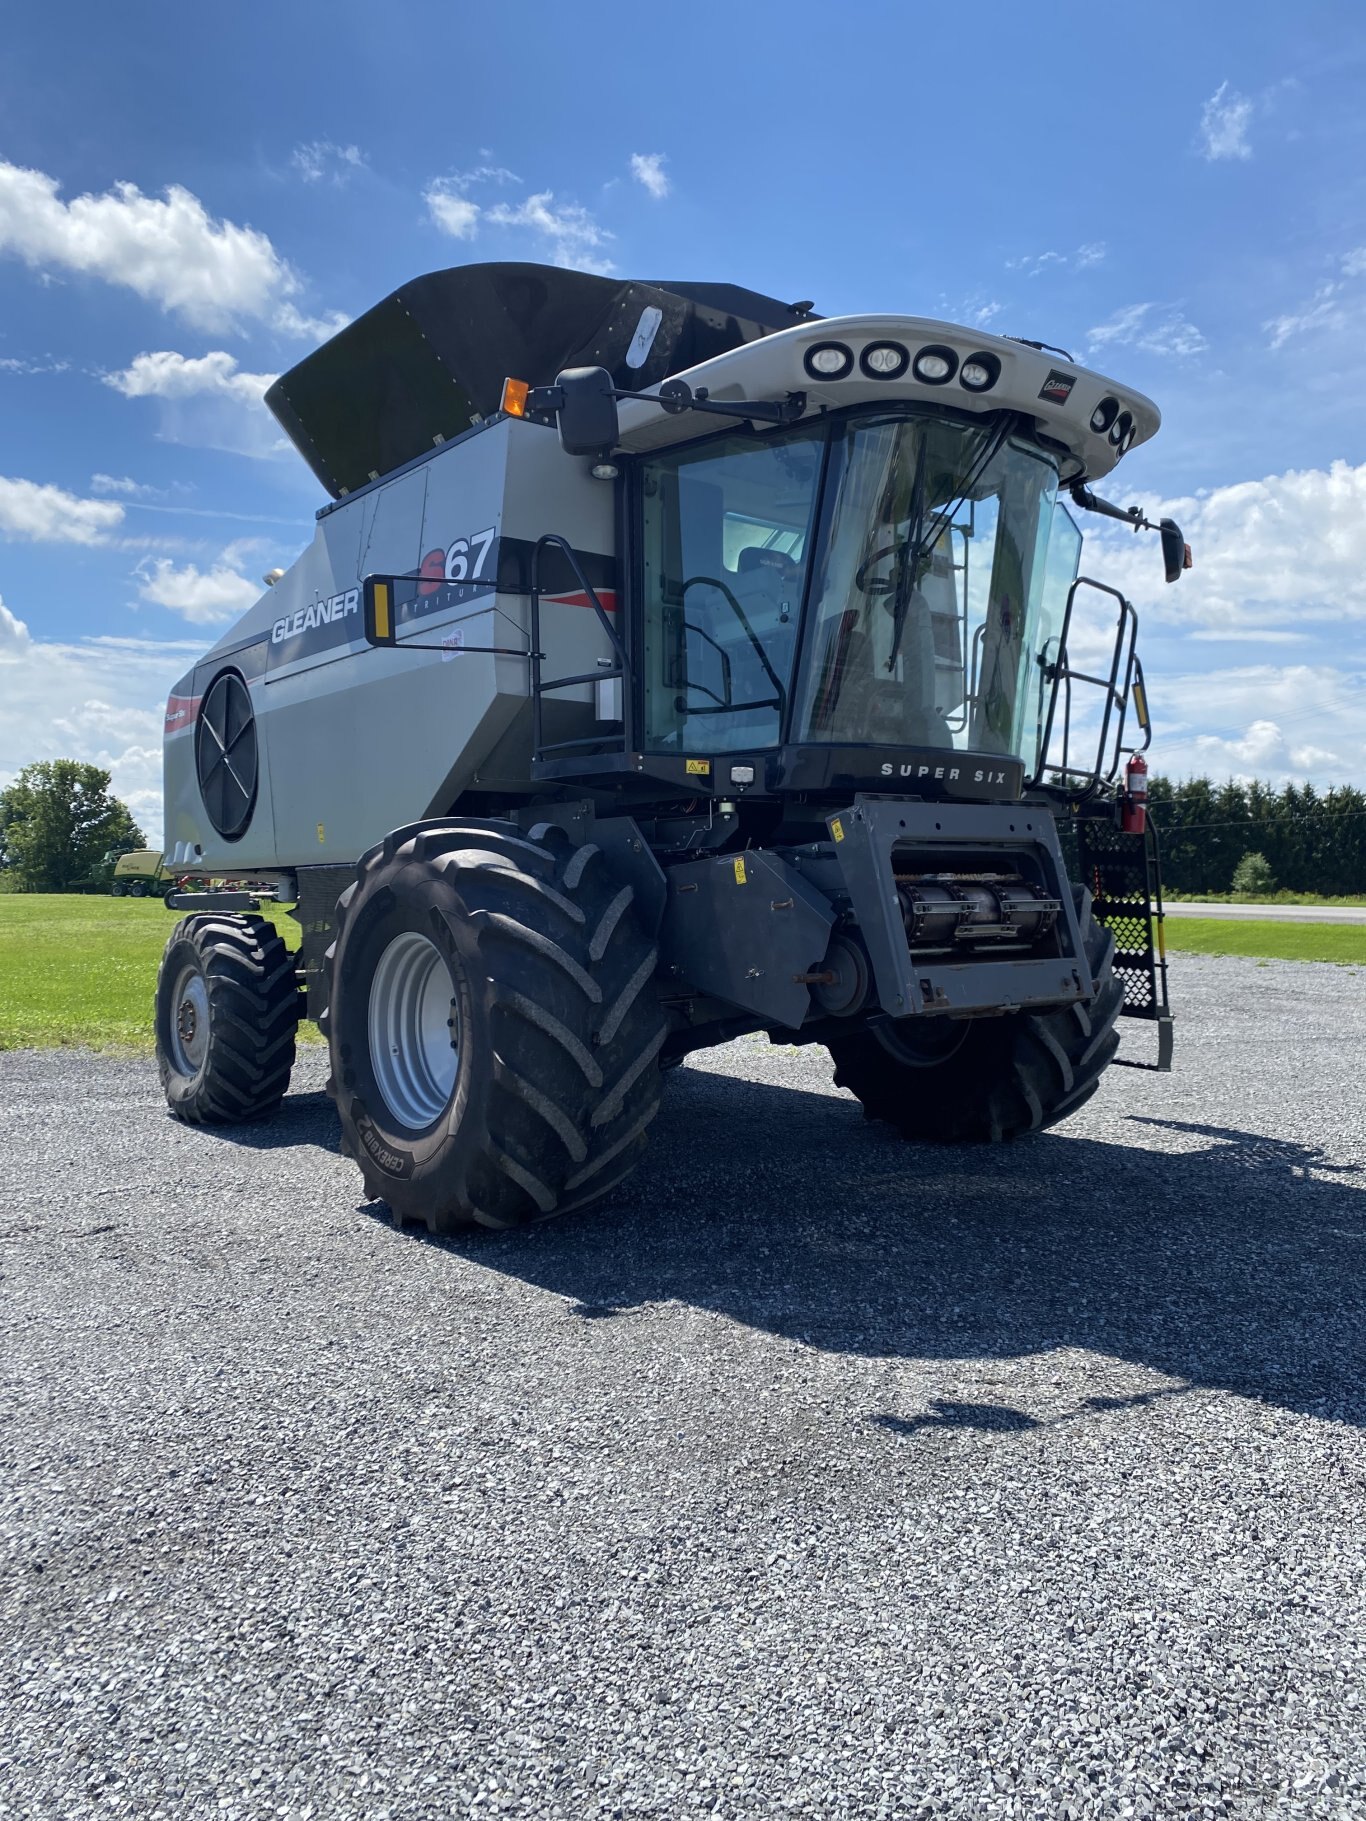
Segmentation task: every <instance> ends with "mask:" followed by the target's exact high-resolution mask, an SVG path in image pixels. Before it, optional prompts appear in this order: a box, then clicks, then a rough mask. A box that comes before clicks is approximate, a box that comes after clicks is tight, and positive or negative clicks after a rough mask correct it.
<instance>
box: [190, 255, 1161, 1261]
mask: <svg viewBox="0 0 1366 1821" xmlns="http://www.w3.org/2000/svg"><path fill="white" fill-rule="evenodd" d="M267 401H268V403H269V404H270V406H271V409H272V410H273V411H274V412H275V415H276V416H277V418H278V419H279V420H280V422H281V423H282V424H283V426H284V427H285V429H286V430H287V431H288V433H289V435H290V436H291V438H292V439H293V441H294V443H295V445H296V446H297V448H298V449H299V451H300V453H301V454H302V455H303V457H304V459H305V460H306V461H307V462H308V463H309V465H310V467H311V468H312V469H313V471H314V473H315V474H316V475H317V476H318V478H319V480H320V481H321V482H322V484H323V485H324V487H326V489H327V491H328V493H329V494H330V495H331V496H332V503H331V504H329V505H326V506H324V507H323V509H322V510H321V511H320V512H319V514H318V524H317V530H316V532H315V535H314V538H313V542H312V544H311V545H310V546H309V548H308V549H307V550H306V551H305V552H304V554H303V555H302V556H301V557H300V558H299V560H298V562H297V563H295V565H294V566H293V568H292V569H290V570H289V571H288V573H287V574H285V575H284V576H283V577H279V578H278V579H276V580H275V583H274V586H273V587H271V588H270V589H269V590H268V591H267V592H266V594H265V595H264V596H263V598H262V599H261V601H260V602H259V603H258V604H257V606H256V607H254V608H253V609H252V610H251V611H250V612H249V613H247V614H246V615H245V616H244V618H243V619H242V620H241V621H240V622H239V623H238V624H237V625H236V626H235V627H234V628H233V629H232V630H231V631H230V632H229V633H227V634H226V635H225V636H224V637H223V638H222V639H221V640H220V641H219V643H218V644H217V645H216V646H215V647H214V649H213V650H212V651H211V652H209V653H208V655H207V656H206V657H205V658H204V659H203V660H202V661H201V662H200V663H199V664H197V665H196V666H195V667H194V669H193V671H192V672H191V673H190V674H189V675H187V676H186V677H185V678H184V680H183V681H182V682H181V683H180V684H179V685H178V686H177V689H176V691H175V693H174V694H173V696H172V698H171V701H170V703H169V705H168V710H167V737H166V814H167V827H166V847H167V864H168V866H169V867H171V868H173V869H174V870H175V871H177V872H180V873H191V872H192V873H194V874H197V875H210V876H212V877H213V878H214V879H215V880H219V879H221V880H224V881H226V883H227V886H228V887H229V889H224V890H214V891H212V892H207V893H198V894H196V893H173V894H172V895H171V898H170V900H169V901H170V903H171V904H172V906H173V907H174V908H177V909H181V910H186V911H190V912H191V913H192V914H191V915H189V916H187V917H186V918H185V919H184V920H183V921H182V922H181V923H179V924H178V925H177V927H176V929H175V931H174V933H173V934H172V936H171V939H170V941H169V943H168V944H167V948H166V953H165V956H164V959H163V961H162V966H161V973H160V977H159V982H158V988H157V999H156V1025H157V1050H158V1055H159V1058H160V1066H161V1074H162V1079H163V1081H164V1084H165V1088H166V1093H167V1097H168V1100H169V1102H170V1105H171V1108H172V1111H173V1112H174V1113H175V1114H176V1115H177V1116H178V1117H179V1118H182V1119H185V1120H188V1121H191V1122H221V1123H230V1122H233V1121H237V1120H247V1119H255V1118H259V1117H261V1116H262V1115H265V1114H268V1113H269V1112H271V1111H272V1110H273V1109H274V1108H275V1107H276V1106H277V1105H278V1103H279V1101H280V1099H281V1096H282V1095H283V1094H284V1092H285V1089H286V1087H287V1085H288V1081H289V1075H290V1068H291V1065H292V1062H293V1059H294V1038H295V1027H296V1024H297V1022H298V1020H299V1018H300V1017H301V1016H303V1015H307V1016H309V1017H315V1018H317V1019H318V1022H319V1024H320V1025H321V1027H322V1029H323V1031H324V1032H325V1033H326V1036H327V1041H328V1044H329V1047H330V1052H331V1065H332V1073H331V1080H330V1083H329V1088H330V1092H331V1093H332V1095H333V1097H334V1099H335V1101H336V1104H337V1111H338V1114H339V1115H340V1119H341V1128H342V1144H343V1148H344V1149H345V1150H346V1152H347V1153H348V1154H349V1155H350V1156H352V1157H354V1158H355V1160H356V1161H357V1163H358V1164H359V1165H360V1168H361V1171H362V1173H363V1175H364V1181H365V1189H366V1192H367V1194H368V1195H369V1196H370V1197H371V1198H374V1199H383V1200H384V1201H386V1202H388V1204H389V1206H390V1208H391V1210H392V1211H393V1213H394V1215H395V1217H396V1218H399V1219H411V1220H415V1221H419V1222H425V1224H426V1225H427V1226H428V1227H429V1228H430V1229H431V1230H432V1231H434V1232H444V1231H447V1230H449V1229H451V1228H453V1227H456V1226H460V1225H462V1224H468V1223H472V1222H473V1223H480V1224H482V1225H485V1226H491V1227H508V1226H515V1225H519V1224H521V1223H524V1222H528V1221H535V1220H539V1219H541V1218H543V1217H545V1216H546V1215H549V1214H553V1213H556V1212H563V1211H565V1210H566V1209H570V1208H576V1207H579V1206H582V1205H583V1204H585V1203H588V1202H590V1201H592V1200H594V1199H595V1198H596V1197H598V1196H600V1195H602V1194H603V1193H604V1192H605V1191H606V1190H608V1189H609V1188H611V1187H612V1186H613V1185H614V1184H615V1183H617V1182H618V1181H619V1180H620V1179H621V1178H622V1177H623V1176H624V1175H625V1174H626V1172H627V1171H628V1170H629V1169H630V1168H631V1167H632V1166H633V1165H634V1164H635V1163H636V1162H637V1161H638V1159H639V1157H640V1154H641V1151H642V1149H643V1147H644V1144H645V1137H646V1130H647V1127H648V1126H649V1124H650V1121H651V1119H652V1118H653V1117H654V1114H655V1112H656V1109H657V1108H658V1105H659V1098H660V1091H661V1085H662V1081H663V1077H664V1073H665V1071H666V1070H667V1069H668V1068H669V1067H670V1066H671V1065H672V1064H674V1063H677V1062H678V1061H679V1060H680V1059H681V1058H682V1057H683V1056H685V1055H686V1054H687V1052H688V1051H690V1050H693V1049H697V1048H700V1047H703V1046H706V1045H709V1044H716V1043H723V1042H725V1041H727V1040H728V1039H730V1038H733V1037H736V1036H738V1035H740V1034H742V1033H745V1032H755V1031H762V1032H767V1033H768V1034H769V1035H770V1036H771V1037H773V1038H775V1039H777V1040H779V1041H782V1042H784V1043H819V1044H824V1045H825V1046H826V1048H827V1049H828V1050H829V1052H830V1055H831V1057H832V1058H833V1061H834V1069H835V1080H836V1081H837V1082H838V1083H840V1084H841V1085H842V1086H844V1087H846V1088H848V1089H849V1090H850V1091H851V1092H852V1093H854V1094H855V1095H857V1097H858V1098H859V1099H860V1100H861V1101H862V1103H863V1105H864V1107H865V1109H866V1111H867V1112H868V1114H869V1116H870V1117H875V1118H878V1119H883V1120H886V1121H889V1122H890V1123H891V1124H892V1125H893V1126H894V1127H896V1129H897V1130H898V1131H900V1132H901V1133H903V1134H904V1135H905V1136H906V1137H907V1138H910V1139H919V1140H933V1141H942V1140H947V1141H953V1142H970V1141H983V1142H992V1141H997V1140H1001V1139H1010V1138H1015V1137H1017V1136H1020V1135H1022V1134H1024V1133H1027V1132H1032V1131H1037V1130H1039V1129H1041V1128H1043V1127H1045V1126H1049V1125H1052V1124H1054V1123H1055V1122H1057V1121H1058V1120H1060V1119H1063V1118H1065V1117H1066V1116H1067V1115H1068V1114H1070V1113H1072V1112H1074V1111H1075V1110H1076V1109H1077V1108H1078V1107H1080V1106H1081V1105H1082V1104H1083V1103H1084V1102H1085V1101H1086V1100H1088V1099H1089V1098H1090V1096H1091V1095H1092V1094H1093V1093H1094V1092H1095V1089H1096V1086H1097V1084H1098V1082H1099V1080H1100V1077H1101V1074H1102V1072H1103V1071H1104V1069H1105V1068H1106V1066H1107V1064H1109V1063H1110V1062H1111V1060H1112V1059H1113V1058H1114V1055H1115V1051H1116V1048H1117V1044H1118V1039H1117V1035H1116V1029H1115V1026H1116V1020H1117V1018H1118V1016H1119V1014H1120V1012H1121V1010H1129V1011H1132V1012H1135V1013H1138V1014H1140V1015H1143V1016H1147V1017H1149V1018H1152V1019H1154V1020H1155V1021H1156V1022H1157V1024H1158V1028H1159V1036H1160V1043H1159V1061H1158V1066H1163V1067H1165V1066H1167V1065H1168V1063H1169V1058H1170V1018H1169V1015H1168V1011H1167V1002H1166V989H1165V974H1164V969H1163V966H1162V963H1161V961H1160V959H1159V957H1158V956H1157V955H1155V954H1154V952H1153V946H1152V934H1151V932H1152V930H1153V929H1154V927H1155V926H1156V925H1157V924H1158V923H1159V922H1160V912H1161V904H1160V895H1159V892H1158V887H1157V873H1156V852H1155V847H1154V845H1153V841H1152V836H1151V832H1149V833H1148V834H1147V835H1145V834H1144V832H1143V829H1144V819H1143V800H1142V796H1141V787H1142V784H1143V776H1142V772H1143V762H1142V759H1141V757H1138V756H1135V757H1133V758H1131V759H1130V760H1129V763H1128V766H1127V767H1126V768H1125V770H1124V773H1123V775H1121V765H1122V762H1123V755H1124V753H1125V752H1126V750H1129V748H1130V745H1131V744H1132V742H1131V741H1130V738H1129V735H1130V723H1131V722H1132V723H1133V724H1135V725H1136V727H1137V728H1138V730H1139V733H1138V735H1137V736H1136V738H1138V739H1141V744H1142V745H1143V746H1146V745H1147V742H1148V737H1149V727H1148V714H1147V708H1146V703H1145V701H1144V694H1143V689H1142V672H1141V670H1140V668H1139V665H1138V660H1137V657H1136V654H1135V648H1134V640H1135V629H1136V620H1135V615H1134V612H1133V609H1132V608H1131V607H1130V606H1129V604H1128V603H1127V602H1126V601H1124V600H1123V599H1122V597H1121V596H1120V595H1119V594H1118V593H1117V592H1116V591H1115V590H1113V589H1108V588H1106V587H1105V586H1104V585H1103V584H1101V583H1096V582H1091V581H1087V580H1084V579H1078V567H1079V558H1080V551H1081V535H1080V533H1079V531H1078V530H1077V527H1076V524H1075V522H1074V519H1073V516H1072V512H1071V510H1070V509H1069V508H1070V507H1080V508H1084V509H1087V510H1090V511H1100V512H1103V513H1107V514H1108V515H1109V516H1111V517H1112V518H1116V519H1119V520H1120V521H1121V522H1123V523H1125V524H1129V525H1132V526H1133V527H1134V528H1136V529H1139V528H1143V529H1151V530H1158V531H1160V535H1161V541H1162V547H1163V555H1164V559H1165V563H1166V572H1167V578H1168V580H1169V581H1174V580H1176V578H1177V577H1178V576H1179V575H1180V573H1181V570H1182V567H1183V564H1187V565H1188V563H1189V552H1188V551H1186V550H1185V548H1184V546H1183V543H1182V539H1181V533H1180V531H1179V530H1178V529H1177V527H1176V526H1175V525H1174V524H1173V523H1171V521H1169V520H1164V521H1163V522H1162V524H1161V525H1160V526H1149V525H1147V523H1146V521H1145V520H1143V518H1142V517H1141V515H1140V514H1139V512H1138V510H1137V508H1132V509H1130V510H1128V511H1124V510H1121V509H1120V508H1118V507H1114V506H1110V505H1107V504H1106V503H1105V502H1104V501H1103V500H1101V499H1098V498H1097V497H1096V495H1095V494H1094V493H1093V492H1092V491H1091V486H1092V484H1093V483H1094V482H1097V481H1099V480H1100V479H1101V478H1102V477H1103V476H1105V475H1106V474H1108V473H1109V472H1110V470H1111V469H1112V468H1114V466H1115V464H1116V463H1117V462H1118V461H1119V460H1120V459H1121V457H1123V456H1124V455H1126V454H1127V453H1128V451H1129V450H1130V449H1131V448H1132V447H1133V446H1134V445H1135V444H1136V443H1139V442H1142V441H1145V440H1146V439H1147V438H1149V437H1151V436H1152V435H1153V434H1154V432H1155V431H1156V430H1157V428H1158V422H1159V419H1158V413H1157V410H1156V409H1155V407H1154V406H1153V405H1152V404H1151V403H1150V402H1149V401H1148V400H1147V399H1146V398H1144V397H1142V396H1141V395H1139V394H1138V393H1135V392H1133V391H1130V390H1129V389H1127V388H1126V387H1123V386H1121V385H1119V384H1117V383H1115V382H1114V381H1112V380H1109V379H1105V378H1103V377H1101V376H1100V375H1099V374H1095V373H1091V372H1088V371H1087V370H1086V369H1084V368H1082V367H1079V366H1077V365H1076V364H1075V363H1074V362H1073V361H1072V360H1071V359H1070V358H1069V357H1067V356H1066V355H1063V354H1061V353H1059V352H1058V351H1056V350H1052V349H1049V348H1048V347H1046V346H1044V345H1042V344H1039V343H1035V342H1027V341H1022V340H1016V339H1014V338H1010V337H998V336H991V335H983V334H981V333H980V332H978V331H975V330H971V329H964V328H958V327H955V326H953V325H952V324H948V323H942V322H932V321H925V320H922V319H921V318H918V317H910V316H883V315H874V316H848V317H839V318H835V319H828V320H822V319H821V318H820V317H818V316H816V315H815V314H813V312H812V308H811V306H810V305H809V304H804V303H798V304H791V305H789V304H782V303H778V302H776V301H775V300H774V299H772V298H768V297H762V296H759V295H757V294H756V293H754V292H751V291H746V290H741V289H738V288H736V287H733V286H729V285H709V284H663V283H661V284H644V283H624V282H619V281H617V280H614V279H607V278H597V277H590V276H586V275H583V274H578V273H572V272H565V271H559V270H555V269H550V268H544V267H539V266H529V265H484V266H466V267H461V268H458V269H456V270H453V271H446V272H436V273H432V274H430V275H429V276H427V277H424V278H419V279H416V280H415V281H414V282H413V283H411V284H408V285H405V286H404V287H403V288H402V289H401V290H399V291H396V292H395V293H394V294H393V295H392V296H391V297H389V298H386V299H385V301H384V302H383V303H381V304H379V305H378V306H377V307H376V308H375V309H373V310H371V311H370V312H369V313H368V314H367V315H365V316H363V317H362V318H361V319H360V320H359V321H357V322H355V323H353V324H352V325H351V326H350V327H349V328H347V329H344V330H343V331H342V332H341V333H340V334H339V335H337V336H336V337H334V338H333V339H332V340H331V341H329V342H328V343H326V344H325V345H324V346H323V347H321V348H319V349H318V350H317V351H316V352H315V353H313V354H311V355H309V356H308V357H307V358H306V359H305V360H303V361H301V362H300V363H299V365H298V366H296V367H295V368H294V369H293V370H292V371H291V372H289V373H287V374H285V376H284V377H283V378H282V379H280V380H279V381H278V382H277V383H276V384H275V385H274V386H273V387H272V389H271V391H270V392H269V394H268V395H267ZM1095 590H1099V598H1100V599H1101V600H1102V601H1103V602H1104V604H1105V608H1106V612H1107V613H1110V612H1113V616H1114V622H1115V635H1114V649H1113V656H1112V659H1111V661H1110V663H1109V665H1108V667H1101V670H1100V672H1099V673H1098V674H1085V675H1083V674H1082V673H1080V672H1078V671H1077V670H1076V669H1075V667H1074V666H1072V665H1071V664H1069V661H1068V655H1067V654H1068V635H1069V626H1070V625H1071V623H1072V618H1073V609H1074V603H1075V602H1076V601H1077V599H1078V597H1079V595H1081V593H1082V591H1095ZM1092 598H1094V597H1092ZM1083 688H1085V689H1090V690H1092V691H1093V692H1094V700H1095V703H1096V705H1097V712H1095V713H1091V714H1089V715H1088V714H1085V713H1083V712H1082V710H1081V709H1080V708H1077V707H1075V706H1074V697H1076V696H1077V695H1078V693H1079V691H1081V690H1082V689H1083ZM1083 725H1084V726H1085V727H1086V729H1087V741H1086V744H1087V752H1086V757H1085V761H1084V762H1083V761H1082V760H1080V759H1078V758H1077V757H1076V756H1075V749H1076V747H1077V746H1078V744H1079V743H1080V737H1081V736H1080V734H1079V728H1080V727H1081V726H1083ZM1060 827H1061V831H1062V833H1063V836H1064V839H1063V840H1061V841H1060V838H1059V835H1060ZM1065 851H1066V852H1068V853H1070V854H1071V855H1072V875H1073V877H1074V878H1076V879H1077V880H1078V881H1079V883H1076V884H1073V883H1071V882H1069V874H1068V867H1067V865H1066V864H1065V861H1064V852H1065ZM248 881H250V882H252V883H253V886H254V895H253V891H251V890H247V889H245V882H248ZM234 882H243V888H241V889H231V888H232V887H233V885H234ZM262 882H266V883H267V884H268V885H269V886H270V887H271V888H272V890H273V893H274V897H275V899H276V900H277V901H278V902H280V903H285V904H289V905H292V906H293V907H294V915H295V916H296V917H297V919H298V922H299V925H300V930H301V942H300V946H299V950H298V952H297V953H291V952H290V950H289V948H288V946H287V945H286V943H285V941H284V940H283V939H282V937H281V936H280V935H279V934H277V933H276V931H275V929H274V928H273V926H272V925H271V924H270V923H269V922H268V921H267V920H266V919H265V918H263V917H262V916H261V915H259V910H260V899H261V889H260V888H261V885H262ZM1107 926H1108V927H1107ZM1116 934H1119V936H1120V940H1121V949H1120V953H1119V954H1118V955H1116V952H1115V935H1116ZM1126 1000H1127V1001H1128V1003H1127V1005H1126Z"/></svg>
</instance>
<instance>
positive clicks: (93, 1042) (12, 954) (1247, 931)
mask: <svg viewBox="0 0 1366 1821" xmlns="http://www.w3.org/2000/svg"><path fill="white" fill-rule="evenodd" d="M271 914H272V916H273V917H274V919H275V921H276V922H277V923H278V924H279V925H280V927H281V929H282V931H283V932H284V934H285V935H286V937H287V939H288V940H289V941H290V943H291V944H293V943H294V942H295V940H296V939H297V925H295V924H294V923H293V922H292V921H290V920H289V919H288V917H287V914H286V913H285V912H284V911H273V912H272V913H271ZM175 921H176V917H175V913H174V912H173V911H168V910H166V909H165V907H164V906H163V905H161V904H159V903H156V902H154V901H153V900H151V899H146V898H96V897H88V898H80V897H46V896H40V895H37V894H35V895H33V896H28V895H25V894H13V895H4V896H0V1050H12V1049H28V1048H36V1049H53V1048H60V1047H61V1046H63V1045H79V1046H82V1047H85V1048H88V1049H99V1050H122V1051H130V1052H140V1053H142V1054H146V1053H147V1052H149V1051H150V1050H151V1048H152V993H153V989H154V988H155V986H156V977H157V963H158V962H159V961H160V959H161V951H162V949H163V947H164V946H165V943H166V938H167V936H169V935H170V933H171V930H172V928H173V926H174V924H175ZM1167 947H1168V948H1169V949H1170V950H1171V951H1172V952H1173V953H1176V954H1196V955H1250V956H1256V957H1262V958H1266V959H1270V960H1283V961H1335V962H1338V963H1341V964H1345V965H1347V966H1358V967H1366V925H1362V924H1342V923H1339V924H1332V923H1272V922H1269V921H1263V920H1261V919H1257V920H1251V921H1242V920H1240V921H1237V922H1234V921H1232V920H1229V921H1225V920H1223V919H1220V918H1214V917H1209V918H1203V917H1202V918H1199V919H1196V918H1193V917H1191V918H1186V917H1182V918H1179V919H1178V918H1175V917H1173V918H1171V919H1169V921H1168V923H1167ZM300 1036H301V1037H303V1038H305V1039H306V1040H312V1039H315V1038H316V1033H315V1032H314V1030H313V1027H312V1026H311V1025H303V1026H302V1027H301V1029H300Z"/></svg>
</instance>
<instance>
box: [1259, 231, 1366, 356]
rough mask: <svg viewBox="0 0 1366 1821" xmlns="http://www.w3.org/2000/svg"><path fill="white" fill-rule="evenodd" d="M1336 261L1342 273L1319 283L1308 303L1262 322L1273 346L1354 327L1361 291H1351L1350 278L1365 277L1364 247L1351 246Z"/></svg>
mask: <svg viewBox="0 0 1366 1821" xmlns="http://www.w3.org/2000/svg"><path fill="white" fill-rule="evenodd" d="M1338 263H1339V270H1340V271H1341V274H1342V276H1341V277H1340V278H1332V279H1329V280H1328V281H1327V283H1326V284H1321V285H1320V286H1319V288H1318V289H1317V290H1316V291H1315V293H1314V295H1313V296H1312V297H1311V298H1310V299H1309V301H1308V302H1307V303H1304V304H1301V305H1300V307H1299V308H1298V309H1297V310H1291V311H1288V312H1287V313H1286V314H1285V315H1283V316H1273V317H1272V318H1271V319H1270V321H1269V322H1265V323H1263V324H1262V327H1263V328H1264V329H1266V330H1267V332H1268V333H1269V334H1270V336H1271V346H1272V348H1282V347H1284V346H1285V344H1286V342H1288V341H1290V340H1292V339H1294V338H1295V337H1297V336H1301V335H1314V334H1322V333H1330V334H1331V333H1334V332H1336V331H1339V330H1343V329H1349V328H1354V327H1355V326H1356V325H1357V323H1358V322H1359V320H1360V317H1361V314H1362V302H1363V299H1362V294H1361V292H1360V291H1354V290H1353V289H1352V287H1351V286H1350V285H1349V284H1348V282H1347V281H1348V280H1349V279H1353V278H1366V247H1354V248H1353V249H1352V251H1351V252H1350V253H1344V254H1343V256H1342V258H1341V260H1340V261H1339V262H1338Z"/></svg>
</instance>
